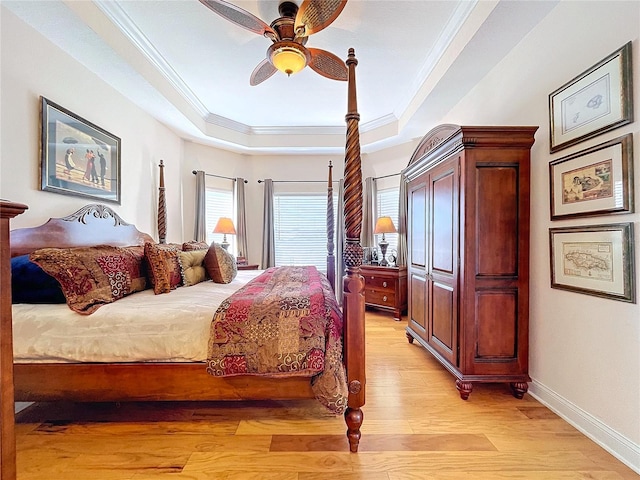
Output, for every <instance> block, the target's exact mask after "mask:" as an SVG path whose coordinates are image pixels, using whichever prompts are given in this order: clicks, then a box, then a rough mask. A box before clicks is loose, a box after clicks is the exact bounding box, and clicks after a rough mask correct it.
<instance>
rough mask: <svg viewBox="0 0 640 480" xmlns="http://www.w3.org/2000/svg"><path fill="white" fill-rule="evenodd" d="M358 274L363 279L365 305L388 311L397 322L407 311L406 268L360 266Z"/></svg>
mask: <svg viewBox="0 0 640 480" xmlns="http://www.w3.org/2000/svg"><path fill="white" fill-rule="evenodd" d="M360 273H361V274H362V276H363V277H364V301H365V305H367V306H369V307H375V308H381V309H384V310H390V311H392V312H393V318H394V319H395V320H398V321H399V320H400V319H401V318H402V312H404V311H406V309H407V267H405V266H402V267H381V266H378V265H362V266H361V267H360Z"/></svg>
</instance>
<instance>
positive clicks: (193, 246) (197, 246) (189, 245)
mask: <svg viewBox="0 0 640 480" xmlns="http://www.w3.org/2000/svg"><path fill="white" fill-rule="evenodd" d="M208 248H209V244H208V243H207V242H196V241H195V240H191V241H189V242H184V243H183V244H182V251H183V252H190V251H192V250H207V249H208Z"/></svg>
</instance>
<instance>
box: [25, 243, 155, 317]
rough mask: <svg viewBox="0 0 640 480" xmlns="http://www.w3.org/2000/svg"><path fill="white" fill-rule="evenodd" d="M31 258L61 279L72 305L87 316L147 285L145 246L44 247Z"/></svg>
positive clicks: (71, 306) (59, 280) (57, 278)
mask: <svg viewBox="0 0 640 480" xmlns="http://www.w3.org/2000/svg"><path fill="white" fill-rule="evenodd" d="M29 258H30V260H31V261H32V262H34V263H37V264H38V265H39V266H40V267H41V268H42V270H44V271H45V272H46V273H48V274H49V275H51V276H52V277H54V278H55V279H56V280H58V282H60V286H61V288H62V292H63V293H64V296H65V298H66V299H67V305H69V308H71V309H72V310H74V311H76V312H78V313H81V314H83V315H89V314H90V313H93V312H95V311H96V310H97V309H98V308H100V306H102V305H105V304H107V303H112V302H115V301H116V300H118V299H120V298H122V297H124V296H125V295H129V294H131V293H134V292H139V291H140V290H144V289H145V288H146V286H147V278H146V276H145V268H144V262H143V259H144V253H143V248H142V246H133V247H111V246H108V245H99V246H96V247H77V248H43V249H40V250H36V251H35V252H33V253H32V254H31V255H30V257H29Z"/></svg>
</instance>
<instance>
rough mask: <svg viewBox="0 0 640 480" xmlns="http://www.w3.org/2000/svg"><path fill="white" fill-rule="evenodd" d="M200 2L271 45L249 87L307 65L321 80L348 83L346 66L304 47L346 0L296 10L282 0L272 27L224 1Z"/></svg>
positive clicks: (315, 0) (314, 1) (316, 0)
mask: <svg viewBox="0 0 640 480" xmlns="http://www.w3.org/2000/svg"><path fill="white" fill-rule="evenodd" d="M200 3H202V4H203V5H205V6H206V7H208V8H209V9H211V10H212V11H214V12H215V13H217V14H218V15H220V16H222V17H224V18H226V19H227V20H229V21H230V22H233V23H235V24H236V25H239V26H240V27H242V28H246V29H247V30H250V31H252V32H254V33H257V34H260V35H263V36H265V37H267V38H269V39H270V40H271V41H272V42H273V44H272V45H271V46H270V47H269V48H268V50H267V57H266V58H265V59H264V60H262V62H260V63H259V64H258V66H256V68H255V69H254V70H253V72H252V73H251V79H250V81H249V83H250V84H251V85H254V86H255V85H258V84H260V83H262V82H264V81H265V80H266V79H268V78H269V77H271V76H272V75H273V74H274V73H276V71H278V70H280V71H282V72H284V73H286V74H287V75H289V76H290V75H292V74H294V73H297V72H299V71H300V70H302V69H303V68H304V67H306V66H307V65H309V67H311V69H313V70H314V71H315V72H317V73H319V74H320V75H322V76H324V77H327V78H330V79H332V80H343V81H346V80H347V67H346V65H345V63H344V61H342V60H341V59H340V58H339V57H337V56H336V55H334V54H333V53H330V52H327V51H326V50H322V49H319V48H307V47H305V46H304V45H305V44H306V43H307V40H308V39H309V35H311V34H313V33H317V32H319V31H320V30H322V29H324V28H326V27H328V26H329V25H330V24H331V23H332V22H333V21H334V20H335V19H336V18H337V17H338V15H340V12H342V9H343V8H344V6H345V5H346V3H347V0H304V1H303V2H302V4H301V5H300V7H299V8H298V5H296V4H295V3H294V2H290V1H284V2H282V3H280V5H279V7H278V12H279V13H280V17H279V18H276V19H275V20H274V21H273V22H271V25H267V24H266V23H265V22H263V21H262V20H260V19H259V18H258V17H256V16H254V15H252V14H251V13H249V12H247V11H246V10H243V9H242V8H240V7H238V6H236V5H233V4H232V3H229V2H226V1H224V0H200Z"/></svg>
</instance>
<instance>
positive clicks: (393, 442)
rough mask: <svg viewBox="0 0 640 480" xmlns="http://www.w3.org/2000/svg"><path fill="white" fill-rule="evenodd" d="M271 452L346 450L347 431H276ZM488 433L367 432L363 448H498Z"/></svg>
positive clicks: (444, 449)
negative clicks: (304, 432)
mask: <svg viewBox="0 0 640 480" xmlns="http://www.w3.org/2000/svg"><path fill="white" fill-rule="evenodd" d="M272 438H273V439H272V441H271V448H270V451H271V452H322V451H328V452H343V451H344V450H345V448H348V446H349V444H348V442H347V439H346V438H345V437H344V435H274V436H273V437H272ZM495 450H496V447H495V446H494V445H493V444H492V443H491V442H490V441H489V439H488V438H487V437H486V436H484V435H470V434H449V435H446V434H445V435H371V434H369V435H365V436H364V437H363V438H362V439H361V441H360V447H359V449H358V451H359V452H393V451H398V452H425V451H427V452H434V451H495Z"/></svg>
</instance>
